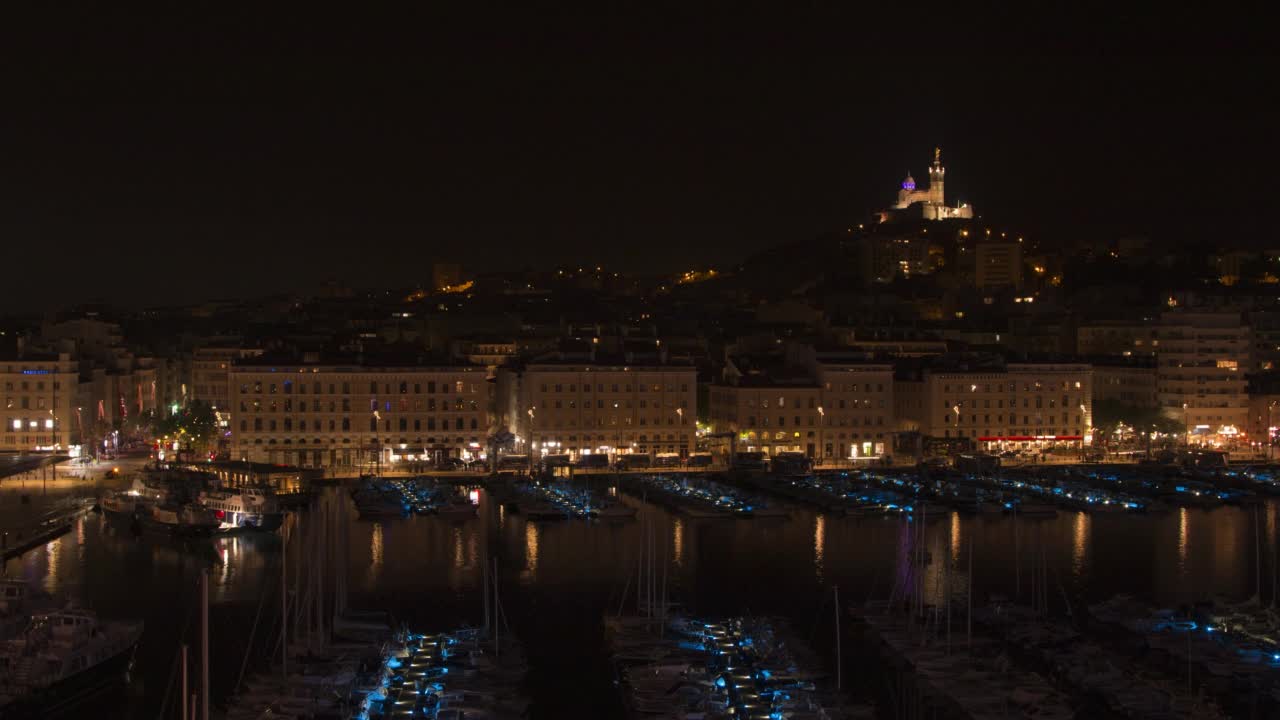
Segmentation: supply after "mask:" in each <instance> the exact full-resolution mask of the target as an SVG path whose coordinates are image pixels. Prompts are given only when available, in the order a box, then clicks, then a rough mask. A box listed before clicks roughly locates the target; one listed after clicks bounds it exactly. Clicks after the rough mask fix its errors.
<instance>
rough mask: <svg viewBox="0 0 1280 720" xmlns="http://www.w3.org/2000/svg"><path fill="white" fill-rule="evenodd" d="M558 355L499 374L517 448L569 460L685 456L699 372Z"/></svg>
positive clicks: (649, 362) (651, 357) (645, 360)
mask: <svg viewBox="0 0 1280 720" xmlns="http://www.w3.org/2000/svg"><path fill="white" fill-rule="evenodd" d="M630 359H631V360H633V361H634V362H628V357H627V355H622V356H605V355H603V354H601V355H597V354H596V353H592V352H588V353H584V354H576V355H565V354H554V355H549V356H544V357H542V358H538V359H537V360H535V361H532V362H530V363H528V364H526V365H525V366H524V367H523V368H513V369H506V370H503V371H501V372H502V373H504V374H505V375H506V376H507V380H506V382H505V383H501V384H505V385H506V386H508V387H511V388H512V392H511V394H510V395H509V403H510V404H509V405H508V407H507V408H506V411H505V413H504V415H505V416H506V419H507V423H508V429H510V430H511V431H512V432H513V433H514V434H515V436H516V438H517V447H516V449H517V450H519V451H520V452H528V451H529V449H530V448H532V452H533V454H534V455H535V456H542V455H549V454H567V455H570V456H571V457H574V458H577V457H580V456H581V455H585V454H608V455H618V454H624V455H625V454H630V453H640V454H656V453H679V454H681V455H688V454H689V453H691V452H693V451H694V449H695V445H694V442H695V437H696V431H697V406H698V402H697V392H698V388H697V370H696V369H695V368H694V366H693V365H690V364H687V363H678V362H671V361H668V360H667V358H666V357H665V354H664V353H660V352H655V353H649V354H647V355H646V356H643V357H636V356H634V355H632V356H631V357H630Z"/></svg>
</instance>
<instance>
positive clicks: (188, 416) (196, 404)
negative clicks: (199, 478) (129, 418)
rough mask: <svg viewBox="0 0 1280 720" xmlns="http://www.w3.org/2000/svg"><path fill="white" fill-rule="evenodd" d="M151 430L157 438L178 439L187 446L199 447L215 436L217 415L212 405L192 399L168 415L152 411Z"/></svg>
mask: <svg viewBox="0 0 1280 720" xmlns="http://www.w3.org/2000/svg"><path fill="white" fill-rule="evenodd" d="M151 432H152V434H153V435H154V436H155V437H157V438H166V437H167V438H170V439H172V440H178V441H179V442H180V443H181V445H182V446H185V447H188V448H190V447H201V446H203V445H205V444H206V443H207V442H209V441H210V440H212V439H214V438H215V437H217V433H218V416H217V413H215V412H214V409H213V406H212V405H209V404H208V403H206V402H203V401H200V400H193V401H192V402H191V403H189V404H188V405H187V406H186V407H184V408H182V409H181V410H179V411H178V412H176V413H174V414H172V415H169V416H168V417H161V416H159V415H157V414H155V413H152V415H151Z"/></svg>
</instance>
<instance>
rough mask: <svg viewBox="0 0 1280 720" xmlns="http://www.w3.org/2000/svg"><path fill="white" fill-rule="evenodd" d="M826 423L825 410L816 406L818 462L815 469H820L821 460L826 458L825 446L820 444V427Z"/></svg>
mask: <svg viewBox="0 0 1280 720" xmlns="http://www.w3.org/2000/svg"><path fill="white" fill-rule="evenodd" d="M826 421H827V413H826V411H825V410H823V409H822V406H821V405H819V406H818V462H817V463H816V465H815V467H821V466H822V460H823V458H825V457H826V453H825V451H824V449H825V448H826V446H825V445H823V444H822V425H823V423H825V422H826Z"/></svg>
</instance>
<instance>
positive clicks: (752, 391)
mask: <svg viewBox="0 0 1280 720" xmlns="http://www.w3.org/2000/svg"><path fill="white" fill-rule="evenodd" d="M788 352H789V355H788V360H789V363H788V366H787V370H784V371H782V372H777V373H769V372H767V371H766V372H750V373H742V372H729V373H726V375H725V379H724V380H723V381H722V382H719V383H716V384H714V385H712V386H711V389H710V392H709V393H708V399H709V404H710V408H709V410H710V421H711V431H712V433H715V434H726V433H731V434H732V435H733V438H734V441H735V445H736V447H737V448H738V449H740V450H746V451H748V452H752V451H759V452H764V453H765V454H766V455H774V454H776V453H779V452H802V453H804V454H805V455H807V456H809V457H811V458H814V459H821V460H822V461H824V462H829V461H850V460H852V461H858V460H870V459H874V458H879V457H882V456H883V455H885V454H886V451H887V449H888V448H891V447H892V439H893V438H892V435H893V431H894V425H895V419H894V414H893V410H894V407H893V368H892V366H891V365H888V364H885V363H871V362H865V361H860V360H853V359H844V358H841V357H839V356H838V355H837V354H834V353H830V352H822V351H815V350H814V349H812V348H800V347H793V348H789V350H788Z"/></svg>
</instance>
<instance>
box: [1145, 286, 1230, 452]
mask: <svg viewBox="0 0 1280 720" xmlns="http://www.w3.org/2000/svg"><path fill="white" fill-rule="evenodd" d="M1159 336H1160V337H1159V340H1160V345H1159V349H1158V351H1157V362H1158V363H1159V367H1158V374H1157V382H1158V389H1157V392H1158V393H1159V398H1160V406H1161V408H1162V409H1163V411H1164V412H1165V414H1166V415H1167V416H1168V417H1171V418H1173V419H1176V420H1178V421H1179V422H1181V423H1182V424H1183V427H1184V430H1185V433H1186V435H1187V437H1188V439H1189V440H1190V442H1192V443H1196V444H1209V445H1222V444H1230V443H1234V442H1238V441H1242V440H1244V439H1245V438H1244V437H1243V435H1244V433H1245V427H1246V425H1247V420H1248V414H1249V394H1248V387H1247V380H1246V377H1245V375H1246V373H1247V372H1248V369H1249V368H1250V367H1251V365H1250V357H1251V352H1250V350H1251V347H1250V346H1251V344H1252V335H1251V332H1250V329H1249V327H1248V326H1247V325H1245V324H1244V323H1243V321H1242V316H1241V313H1239V312H1236V311H1225V312H1223V311H1218V312H1197V311H1182V310H1175V311H1169V312H1166V313H1164V314H1163V315H1162V317H1161V324H1160V327H1159Z"/></svg>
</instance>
